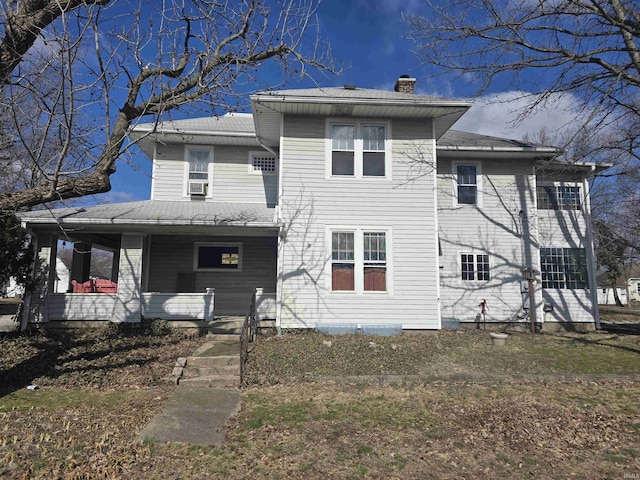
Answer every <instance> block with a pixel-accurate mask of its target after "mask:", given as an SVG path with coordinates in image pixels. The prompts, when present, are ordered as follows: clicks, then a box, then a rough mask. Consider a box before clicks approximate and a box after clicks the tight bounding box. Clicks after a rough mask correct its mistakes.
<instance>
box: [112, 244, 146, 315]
mask: <svg viewBox="0 0 640 480" xmlns="http://www.w3.org/2000/svg"><path fill="white" fill-rule="evenodd" d="M143 240H144V238H143V236H142V235H141V234H123V235H122V244H121V247H120V262H119V268H118V271H119V274H118V294H117V302H116V306H115V311H114V315H113V321H114V322H127V323H140V321H141V319H142V315H141V309H140V300H141V295H140V293H141V290H142V287H141V285H142V246H143V243H144V242H143Z"/></svg>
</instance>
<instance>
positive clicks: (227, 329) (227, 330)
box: [208, 325, 242, 335]
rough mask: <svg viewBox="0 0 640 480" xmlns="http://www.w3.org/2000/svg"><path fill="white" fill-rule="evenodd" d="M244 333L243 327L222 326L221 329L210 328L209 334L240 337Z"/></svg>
mask: <svg viewBox="0 0 640 480" xmlns="http://www.w3.org/2000/svg"><path fill="white" fill-rule="evenodd" d="M240 333H242V325H240V326H238V327H235V326H228V325H225V326H220V327H209V331H208V334H212V335H214V334H222V335H225V334H226V335H240Z"/></svg>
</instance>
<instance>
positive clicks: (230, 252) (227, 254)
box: [193, 242, 242, 271]
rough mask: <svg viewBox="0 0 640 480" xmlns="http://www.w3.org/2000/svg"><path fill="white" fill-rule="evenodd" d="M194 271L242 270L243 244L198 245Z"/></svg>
mask: <svg viewBox="0 0 640 480" xmlns="http://www.w3.org/2000/svg"><path fill="white" fill-rule="evenodd" d="M193 269H194V270H196V271H198V270H200V271H202V270H205V271H212V270H227V271H241V270H242V244H241V243H200V242H198V243H196V244H195V247H194V258H193Z"/></svg>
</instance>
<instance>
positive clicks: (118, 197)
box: [99, 190, 140, 204]
mask: <svg viewBox="0 0 640 480" xmlns="http://www.w3.org/2000/svg"><path fill="white" fill-rule="evenodd" d="M136 200H140V199H139V198H138V197H137V196H136V195H134V194H133V193H130V192H123V191H116V190H113V191H111V192H107V193H104V194H102V195H100V196H99V203H100V204H103V203H123V202H134V201H136Z"/></svg>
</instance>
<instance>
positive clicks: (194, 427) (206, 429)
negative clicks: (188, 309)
mask: <svg viewBox="0 0 640 480" xmlns="http://www.w3.org/2000/svg"><path fill="white" fill-rule="evenodd" d="M243 321H244V319H243V318H241V317H237V318H236V317H226V318H222V319H216V321H215V322H214V323H213V324H212V325H211V326H210V328H209V333H208V334H207V336H206V341H205V343H203V344H202V345H201V346H200V347H199V348H198V349H196V351H195V352H194V353H193V354H192V355H191V356H190V357H185V358H179V359H178V360H177V362H176V366H175V367H174V369H173V372H172V374H171V376H172V380H173V381H175V383H177V384H178V386H177V387H176V390H175V391H174V392H173V395H172V396H171V398H170V399H169V400H168V401H167V403H166V405H165V407H164V410H163V411H162V412H161V413H159V414H158V415H156V416H155V417H154V418H153V419H152V420H151V421H150V422H149V424H148V425H147V426H146V427H144V429H143V430H142V431H141V432H140V434H139V435H138V438H137V440H138V441H140V442H144V441H156V442H180V443H190V444H192V445H212V444H215V443H220V442H222V441H223V440H224V430H223V428H224V426H225V424H226V423H227V422H228V421H229V419H230V418H231V417H232V416H233V415H235V414H236V413H238V411H239V410H240V390H239V389H238V387H239V386H240V335H239V334H238V333H239V330H241V328H242V322H243ZM224 387H227V388H224Z"/></svg>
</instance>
